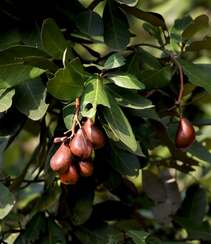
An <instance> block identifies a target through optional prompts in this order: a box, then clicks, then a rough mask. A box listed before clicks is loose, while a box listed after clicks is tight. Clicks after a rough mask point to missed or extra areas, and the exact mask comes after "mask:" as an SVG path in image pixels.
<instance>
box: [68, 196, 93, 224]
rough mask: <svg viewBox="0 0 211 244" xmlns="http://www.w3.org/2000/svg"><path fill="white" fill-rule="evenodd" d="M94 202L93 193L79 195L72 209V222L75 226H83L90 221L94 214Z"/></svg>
mask: <svg viewBox="0 0 211 244" xmlns="http://www.w3.org/2000/svg"><path fill="white" fill-rule="evenodd" d="M93 200H94V192H93V191H86V192H84V191H81V192H80V193H78V195H77V199H76V202H75V204H74V205H73V206H72V208H71V221H72V222H73V224H74V225H82V224H84V223H85V222H86V221H87V220H88V219H89V217H90V216H91V213H92V205H93Z"/></svg>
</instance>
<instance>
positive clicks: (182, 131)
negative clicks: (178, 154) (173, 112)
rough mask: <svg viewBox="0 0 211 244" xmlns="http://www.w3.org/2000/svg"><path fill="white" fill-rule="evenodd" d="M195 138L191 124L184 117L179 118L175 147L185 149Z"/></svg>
mask: <svg viewBox="0 0 211 244" xmlns="http://www.w3.org/2000/svg"><path fill="white" fill-rule="evenodd" d="M194 140H195V130H194V128H193V126H192V124H191V123H190V122H189V121H188V120H187V119H186V118H184V117H182V118H181V119H180V122H179V126H178V130H177V135H176V147H177V148H179V149H186V148H188V147H190V146H191V145H192V144H193V142H194Z"/></svg>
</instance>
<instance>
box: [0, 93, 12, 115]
mask: <svg viewBox="0 0 211 244" xmlns="http://www.w3.org/2000/svg"><path fill="white" fill-rule="evenodd" d="M14 95H15V89H12V90H6V89H1V90H0V113H1V112H4V111H6V110H8V109H9V108H10V107H11V106H12V98H13V96H14Z"/></svg>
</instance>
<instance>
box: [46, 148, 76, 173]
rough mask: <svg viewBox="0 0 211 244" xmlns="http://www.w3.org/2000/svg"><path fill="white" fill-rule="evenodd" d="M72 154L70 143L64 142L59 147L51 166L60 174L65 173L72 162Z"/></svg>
mask: <svg viewBox="0 0 211 244" xmlns="http://www.w3.org/2000/svg"><path fill="white" fill-rule="evenodd" d="M71 157H72V154H71V151H70V148H69V145H66V144H64V143H62V144H61V146H60V147H59V148H58V150H57V151H56V153H55V154H54V155H53V157H52V158H51V161H50V166H51V169H52V170H53V171H56V172H57V173H59V174H63V173H65V172H66V171H67V170H68V167H69V166H70V165H71V164H72V159H71Z"/></svg>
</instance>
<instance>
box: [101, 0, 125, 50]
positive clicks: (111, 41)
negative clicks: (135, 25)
mask: <svg viewBox="0 0 211 244" xmlns="http://www.w3.org/2000/svg"><path fill="white" fill-rule="evenodd" d="M103 21H104V29H105V30H106V31H105V32H104V41H105V43H106V44H107V45H108V46H109V47H111V48H112V49H114V50H119V49H124V48H125V47H126V46H127V45H128V43H129V38H130V33H129V30H128V29H129V24H128V21H127V18H126V16H125V15H124V14H123V12H121V10H119V8H118V7H117V6H116V5H115V4H114V3H113V2H112V1H111V0H108V1H107V3H106V6H105V9H104V13H103Z"/></svg>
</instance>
